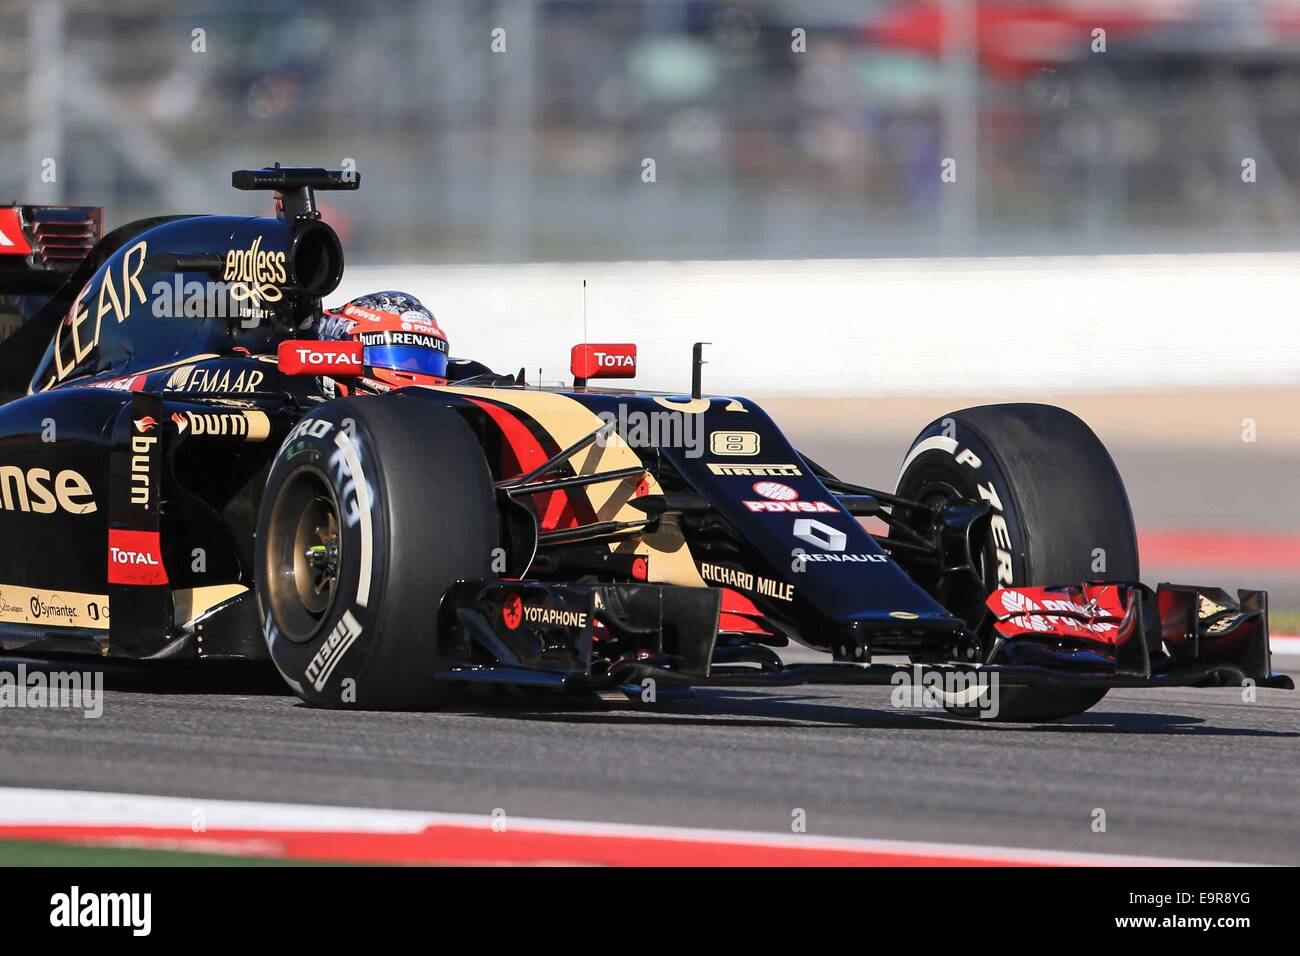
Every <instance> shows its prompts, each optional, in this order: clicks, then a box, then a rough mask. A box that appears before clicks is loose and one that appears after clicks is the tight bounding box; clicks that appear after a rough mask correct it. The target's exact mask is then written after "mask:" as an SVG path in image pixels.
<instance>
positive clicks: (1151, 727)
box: [453, 690, 1300, 738]
mask: <svg viewBox="0 0 1300 956" xmlns="http://www.w3.org/2000/svg"><path fill="white" fill-rule="evenodd" d="M453 710H454V711H455V712H456V713H458V714H472V715H474V716H477V717H482V718H485V719H513V720H535V721H545V722H548V723H574V724H608V725H615V726H636V725H646V726H657V727H719V726H721V727H762V728H809V727H817V728H823V729H827V728H830V729H834V728H844V729H851V730H874V729H880V730H891V729H892V730H907V729H912V730H916V729H922V730H952V731H974V732H977V733H1025V732H1031V733H1043V732H1051V733H1083V734H1142V735H1182V736H1200V737H1237V736H1240V737H1284V738H1286V737H1300V731H1280V730H1269V729H1259V728H1250V727H1223V726H1215V725H1210V724H1207V723H1206V721H1205V718H1203V717H1196V716H1191V715H1186V714H1164V713H1142V712H1138V713H1134V712H1118V711H1110V712H1108V711H1097V712H1095V713H1083V714H1079V715H1077V716H1074V717H1069V718H1065V719H1063V720H1059V721H1054V722H1051V723H1023V724H1012V723H996V722H991V721H976V720H959V719H957V718H955V717H952V716H950V715H949V714H947V713H942V712H934V713H927V712H924V711H918V710H911V709H909V710H891V709H884V708H880V707H870V706H861V705H844V704H838V703H831V702H829V701H828V699H827V698H824V697H820V696H818V695H816V694H797V695H795V694H781V695H775V694H768V693H750V692H744V691H733V690H728V691H705V692H700V693H697V694H696V695H695V696H694V697H691V698H686V699H679V700H673V701H670V702H662V703H659V704H643V703H640V702H638V701H606V700H601V699H598V698H593V699H591V700H579V701H577V702H575V701H574V700H572V699H559V698H513V699H506V700H502V699H500V698H492V699H483V700H475V701H463V702H461V703H460V704H458V705H457V706H456V707H454V708H453Z"/></svg>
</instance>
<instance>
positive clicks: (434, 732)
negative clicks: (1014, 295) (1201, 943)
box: [0, 659, 1300, 864]
mask: <svg viewBox="0 0 1300 956" xmlns="http://www.w3.org/2000/svg"><path fill="white" fill-rule="evenodd" d="M1288 663H1289V664H1290V665H1291V666H1292V667H1296V668H1300V660H1297V659H1291V660H1290V661H1289V662H1288V661H1287V660H1285V659H1279V661H1278V665H1279V667H1278V668H1277V669H1284V668H1286V667H1287V665H1288ZM5 666H12V662H8V663H6V664H5ZM277 681H278V678H277V677H276V676H275V675H274V674H271V675H267V674H265V673H260V674H259V673H249V672H248V671H247V670H246V669H242V668H241V669H239V670H237V671H234V672H222V673H221V674H219V675H218V674H216V673H214V672H212V671H211V670H209V671H206V672H203V673H200V674H199V675H197V676H196V675H194V674H193V672H192V671H189V670H176V669H170V668H169V669H166V670H161V669H158V668H153V669H150V670H147V671H142V670H141V669H140V668H126V669H116V668H115V669H112V670H110V671H109V672H108V674H107V686H108V692H107V697H106V701H105V705H104V712H103V715H102V716H101V717H100V718H98V719H89V720H88V719H85V718H83V717H82V716H81V714H80V713H79V712H76V711H67V710H21V709H13V710H5V711H0V729H2V730H3V733H0V786H20V787H48V788H58V789H62V788H68V789H75V790H103V791H117V792H133V793H147V794H158V795H171V796H189V797H198V798H211V799H221V798H225V799H244V800H258V801H271V802H296V803H313V804H331V805H339V806H367V807H386V808H399V809H412V810H437V811H443V812H463V813H479V814H487V813H491V812H492V811H493V810H495V809H497V808H500V809H502V810H504V811H505V812H506V813H508V814H512V815H516V816H527V817H539V818H553V819H565V820H586V821H604V822H614V823H635V824H653V825H666V826H678V827H682V826H690V827H710V828H725V829H733V830H734V829H743V830H757V831H768V832H774V833H779V832H784V833H787V834H788V833H789V832H790V821H791V818H792V813H794V811H795V810H796V809H802V810H804V811H805V812H806V815H807V826H808V833H810V834H815V835H820V836H857V837H876V838H890V839H902V840H925V841H936V842H944V843H949V842H951V843H963V844H980V845H987V846H995V847H1018V848H1036V849H1049V850H1077V851H1085V852H1092V853H1122V854H1137V855H1144V856H1145V855H1154V856H1163V857H1176V858H1183V859H1187V858H1193V859H1203V860H1222V861H1235V862H1267V863H1288V864H1295V863H1300V802H1298V801H1297V800H1296V796H1295V795H1296V794H1297V793H1300V760H1297V759H1296V756H1297V753H1298V752H1300V696H1298V695H1297V694H1295V693H1294V692H1291V693H1288V692H1284V691H1273V690H1261V691H1259V696H1258V699H1257V701H1256V702H1254V703H1243V702H1242V700H1241V698H1240V691H1238V690H1228V689H1222V690H1220V689H1216V690H1181V689H1166V690H1160V691H1141V692H1139V691H1112V692H1111V694H1110V695H1109V696H1108V697H1107V698H1106V699H1105V700H1103V701H1102V703H1101V704H1099V705H1098V706H1097V707H1096V708H1095V709H1094V710H1093V711H1091V712H1089V713H1087V714H1084V715H1081V716H1079V717H1077V718H1073V719H1070V720H1068V721H1063V722H1058V723H1055V724H1050V725H1038V726H1029V725H988V724H982V723H981V724H974V723H968V722H962V721H956V720H953V719H950V718H948V717H946V716H944V715H942V714H935V713H931V712H926V711H923V710H917V709H913V710H899V709H896V708H894V707H892V706H891V705H890V700H889V691H888V689H887V688H851V689H843V690H841V689H833V688H793V689H781V690H772V691H753V692H751V691H737V690H726V691H723V690H709V691H699V692H697V693H696V694H695V696H694V697H693V698H692V699H690V700H687V701H681V702H677V703H672V704H666V703H660V704H657V705H653V706H652V705H645V704H640V703H639V702H638V703H636V704H631V703H625V702H612V701H598V700H593V701H589V702H582V703H576V704H575V703H559V702H544V701H543V702H509V701H498V700H492V701H483V702H475V703H472V704H470V705H468V706H463V707H459V708H457V709H454V710H448V711H443V712H437V713H408V714H392V713H342V712H331V711H319V710H312V709H310V708H308V707H306V706H304V705H302V704H300V703H299V702H298V701H297V700H296V699H295V698H294V697H292V696H290V695H288V694H286V693H284V692H283V691H282V690H281V689H280V687H279V686H278V685H277ZM0 799H3V794H2V793H0ZM1098 808H1100V809H1102V810H1104V811H1105V813H1106V832H1104V833H1097V832H1094V831H1093V829H1092V823H1093V820H1094V818H1095V815H1094V811H1095V810H1097V809H1098Z"/></svg>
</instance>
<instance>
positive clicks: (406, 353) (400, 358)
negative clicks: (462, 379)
mask: <svg viewBox="0 0 1300 956" xmlns="http://www.w3.org/2000/svg"><path fill="white" fill-rule="evenodd" d="M364 363H365V364H366V365H367V366H369V367H370V368H386V369H392V370H393V371H396V372H415V373H416V374H418V375H436V376H437V377H438V378H446V376H447V353H446V352H441V351H439V350H438V349H428V348H423V347H422V346H418V345H367V346H366V351H365V359H364Z"/></svg>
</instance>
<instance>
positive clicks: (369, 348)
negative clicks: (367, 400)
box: [319, 291, 447, 388]
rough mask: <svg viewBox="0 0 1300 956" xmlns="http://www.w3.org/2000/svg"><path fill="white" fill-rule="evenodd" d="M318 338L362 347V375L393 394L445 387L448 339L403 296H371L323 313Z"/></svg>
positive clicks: (420, 305) (424, 311) (426, 314)
mask: <svg viewBox="0 0 1300 956" xmlns="http://www.w3.org/2000/svg"><path fill="white" fill-rule="evenodd" d="M319 332H320V338H321V339H325V340H335V341H350V342H360V343H361V344H362V346H363V347H364V348H363V358H362V365H363V373H362V374H363V375H365V376H366V377H367V378H371V379H374V380H375V381H378V382H383V383H384V384H386V385H391V386H393V387H395V388H400V387H401V386H403V385H445V384H446V383H447V336H446V335H445V334H444V333H443V331H442V329H440V328H439V327H438V322H437V320H436V319H435V318H434V317H433V313H432V312H430V311H429V310H428V309H426V308H425V307H424V304H423V303H422V302H420V300H419V299H417V298H416V297H415V296H413V295H411V294H409V293H407V292H391V291H390V292H372V293H370V294H368V295H363V296H358V297H357V298H355V299H353V300H352V301H351V302H349V303H348V304H347V305H345V306H343V307H342V308H341V309H326V310H325V312H324V315H323V316H322V321H321V325H320V330H319Z"/></svg>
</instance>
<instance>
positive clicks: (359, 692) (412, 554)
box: [256, 395, 497, 710]
mask: <svg viewBox="0 0 1300 956" xmlns="http://www.w3.org/2000/svg"><path fill="white" fill-rule="evenodd" d="M496 545H497V513H496V505H495V498H494V495H493V491H492V479H491V475H490V474H489V472H488V467H487V462H486V460H485V459H484V457H483V452H482V449H481V448H480V446H479V444H478V441H477V440H476V438H475V437H474V434H473V432H472V431H471V430H470V428H469V426H468V425H467V424H466V423H465V422H464V421H463V420H462V419H461V418H460V416H459V415H458V414H456V412H455V411H453V410H452V409H450V408H447V407H443V406H439V405H436V404H434V403H431V402H422V401H415V400H413V399H411V398H409V397H404V396H400V395H392V396H380V397H364V398H347V399H341V400H338V401H333V402H328V403H326V404H324V405H322V406H320V407H319V408H317V409H314V410H313V411H312V412H311V413H310V414H308V415H307V416H305V417H304V418H303V419H302V420H301V421H300V422H299V423H298V425H296V426H295V427H294V429H293V431H292V432H291V433H290V434H289V436H288V438H286V440H285V442H284V444H283V445H282V446H281V448H280V450H279V452H278V454H277V456H276V459H275V462H274V464H273V465H272V467H271V472H270V475H269V477H268V479H267V484H266V491H265V493H264V496H263V499H262V506H261V512H260V514H259V517H258V529H257V550H256V562H257V594H258V605H259V608H260V611H261V613H262V621H263V631H264V634H265V636H266V641H267V646H268V648H269V650H270V654H271V658H272V660H273V661H274V662H275V665H276V667H277V668H279V670H280V673H281V674H282V675H283V676H284V678H285V680H286V681H287V682H288V683H289V686H290V687H292V688H293V690H294V692H295V693H296V694H297V695H298V696H299V697H300V698H302V699H303V700H304V701H306V702H308V703H310V704H314V705H317V706H321V707H350V708H357V709H364V710H390V709H419V708H426V707H431V706H436V705H438V704H440V703H444V702H445V701H446V700H447V699H448V698H449V696H450V691H451V687H450V686H449V685H448V684H447V683H446V682H443V681H439V680H437V679H436V678H435V676H434V675H435V673H436V672H437V670H438V667H439V663H440V655H439V644H438V633H437V628H438V610H439V604H440V602H441V600H442V596H443V594H444V593H446V591H447V588H448V587H450V586H451V585H452V584H453V583H455V582H456V581H457V580H461V579H467V578H477V577H486V576H488V573H489V571H488V569H489V565H490V562H491V556H492V549H493V548H494V547H496Z"/></svg>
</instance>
